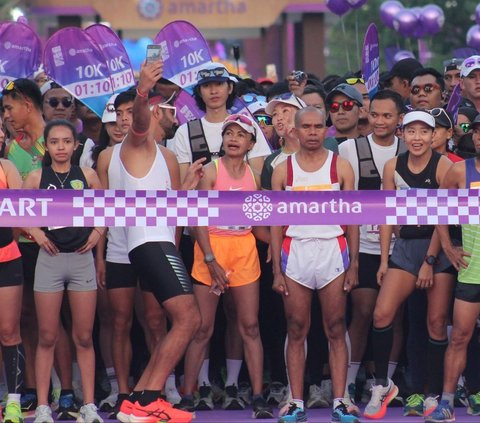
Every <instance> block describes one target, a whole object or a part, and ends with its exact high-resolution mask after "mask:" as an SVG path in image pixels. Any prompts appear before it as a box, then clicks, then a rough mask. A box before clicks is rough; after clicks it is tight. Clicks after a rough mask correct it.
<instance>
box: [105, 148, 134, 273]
mask: <svg viewBox="0 0 480 423" xmlns="http://www.w3.org/2000/svg"><path fill="white" fill-rule="evenodd" d="M121 146H122V144H121V143H120V144H115V145H114V146H113V151H112V157H111V159H110V164H109V165H108V188H109V189H123V185H124V181H123V178H122V169H121V166H120V165H121V161H120V147H121ZM107 239H108V243H107V261H108V262H110V263H123V264H129V263H130V260H129V258H128V250H127V232H126V228H120V227H111V228H108V233H107Z"/></svg>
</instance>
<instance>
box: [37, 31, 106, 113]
mask: <svg viewBox="0 0 480 423" xmlns="http://www.w3.org/2000/svg"><path fill="white" fill-rule="evenodd" d="M43 64H44V67H45V72H46V73H47V75H49V76H50V77H51V78H52V79H53V80H54V81H56V82H57V83H58V84H60V85H61V86H62V87H63V88H65V89H66V90H67V91H68V92H69V93H70V94H72V95H73V96H74V97H75V98H77V99H78V100H80V101H81V102H82V103H84V104H85V105H86V106H87V107H89V108H90V109H91V110H93V111H94V112H95V114H97V115H98V116H99V117H101V116H102V113H103V110H104V108H105V104H107V101H108V99H109V98H110V97H111V96H112V95H113V87H112V81H111V78H110V72H109V70H108V67H107V64H106V61H105V57H104V55H103V53H102V51H101V50H100V47H98V45H97V43H96V42H95V41H94V40H93V38H92V37H91V36H90V35H88V34H87V33H86V32H85V31H83V30H81V29H80V28H73V27H71V28H63V29H61V30H59V31H57V32H56V33H55V34H53V35H52V36H51V37H50V38H49V39H48V41H47V43H46V44H45V49H44V51H43Z"/></svg>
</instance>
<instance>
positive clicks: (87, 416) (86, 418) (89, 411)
mask: <svg viewBox="0 0 480 423" xmlns="http://www.w3.org/2000/svg"><path fill="white" fill-rule="evenodd" d="M77 423H103V419H102V418H101V417H100V416H99V415H98V413H97V406H96V405H95V404H93V403H89V404H85V405H82V406H81V407H80V413H79V415H78V417H77Z"/></svg>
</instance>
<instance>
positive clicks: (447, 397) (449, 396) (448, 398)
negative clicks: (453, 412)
mask: <svg viewBox="0 0 480 423" xmlns="http://www.w3.org/2000/svg"><path fill="white" fill-rule="evenodd" d="M454 400H455V394H454V393H453V392H452V393H450V392H442V401H448V405H449V406H450V407H452V408H453V401H454Z"/></svg>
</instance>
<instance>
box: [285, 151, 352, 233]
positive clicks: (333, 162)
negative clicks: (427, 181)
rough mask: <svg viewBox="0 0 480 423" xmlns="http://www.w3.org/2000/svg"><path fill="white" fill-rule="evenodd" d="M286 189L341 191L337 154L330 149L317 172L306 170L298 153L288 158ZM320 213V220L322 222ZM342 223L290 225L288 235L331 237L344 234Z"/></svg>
mask: <svg viewBox="0 0 480 423" xmlns="http://www.w3.org/2000/svg"><path fill="white" fill-rule="evenodd" d="M285 190H286V191H340V183H339V182H338V177H337V155H334V153H332V152H331V151H330V150H328V156H327V160H325V163H324V164H323V166H322V167H321V168H320V169H318V170H316V171H315V172H306V171H304V170H303V169H302V168H301V167H300V166H299V165H298V162H297V154H292V155H291V156H289V157H288V158H287V186H286V187H285ZM321 219H322V217H321V215H319V222H321ZM343 233H344V231H343V229H342V227H341V226H340V225H311V226H309V225H290V226H288V227H287V230H286V235H287V236H289V237H292V238H298V239H310V238H320V239H331V238H336V237H338V236H340V235H343Z"/></svg>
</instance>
